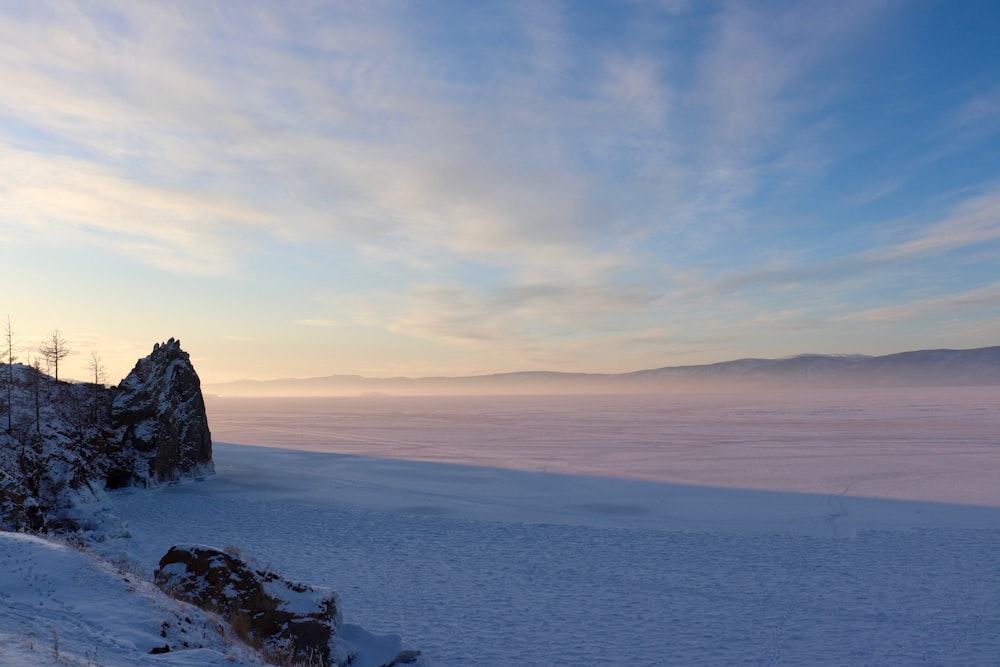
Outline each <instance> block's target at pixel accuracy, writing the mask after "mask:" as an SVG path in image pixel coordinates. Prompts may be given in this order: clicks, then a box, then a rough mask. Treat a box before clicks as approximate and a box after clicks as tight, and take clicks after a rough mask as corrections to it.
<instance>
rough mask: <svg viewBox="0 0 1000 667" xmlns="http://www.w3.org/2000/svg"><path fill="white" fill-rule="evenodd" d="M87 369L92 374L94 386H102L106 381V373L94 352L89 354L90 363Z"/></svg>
mask: <svg viewBox="0 0 1000 667" xmlns="http://www.w3.org/2000/svg"><path fill="white" fill-rule="evenodd" d="M87 368H88V369H89V370H90V372H91V373H93V374H94V384H97V385H103V384H104V383H105V382H106V381H107V379H108V373H107V371H105V370H104V364H102V363H101V358H100V357H99V356H98V355H97V353H96V352H91V353H90V363H88V364H87Z"/></svg>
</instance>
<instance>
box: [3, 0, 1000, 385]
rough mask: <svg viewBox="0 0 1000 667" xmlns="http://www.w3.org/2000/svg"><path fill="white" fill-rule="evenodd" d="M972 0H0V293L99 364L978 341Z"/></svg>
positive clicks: (996, 209) (645, 360) (29, 325)
mask: <svg viewBox="0 0 1000 667" xmlns="http://www.w3.org/2000/svg"><path fill="white" fill-rule="evenodd" d="M998 33H1000V3H997V2H995V1H985V2H977V1H975V0H964V1H962V2H951V1H945V2H933V1H931V0H916V1H902V0H900V1H898V2H892V1H881V0H858V1H853V0H844V1H842V2H836V3H833V2H769V1H767V0H761V1H753V2H750V1H747V2H710V1H707V0H706V1H701V0H698V1H695V0H691V1H690V2H686V1H684V0H658V1H649V2H643V1H641V0H634V1H627V0H621V1H620V2H600V1H598V0H593V1H588V2H558V1H556V0H551V1H539V2H517V1H503V2H490V1H488V0H483V1H477V2H466V1H464V0H455V1H448V0H427V1H421V2H403V1H387V2H381V1H379V0H373V1H371V2H308V1H290V2H273V1H267V2H264V1H255V0H247V1H243V2H211V1H197V2H194V1H192V2H168V1H163V2H134V1H132V0H120V1H110V0H109V1H94V2H79V3H75V2H69V1H66V2H48V1H45V0H39V1H37V2H29V3H26V2H17V1H15V0H0V82H2V85H0V290H2V291H0V316H6V315H9V317H10V320H11V322H12V323H13V332H14V336H15V339H16V340H17V341H19V342H20V346H19V357H20V360H21V361H27V360H29V359H30V357H31V356H32V355H34V354H37V349H38V344H39V343H40V342H41V340H42V339H43V338H44V337H46V335H47V334H49V333H50V332H51V331H52V330H55V329H58V330H59V331H61V332H62V334H63V335H64V337H65V338H66V340H67V341H68V342H69V345H70V347H71V348H72V350H73V353H72V354H71V356H70V357H68V358H67V359H65V360H64V361H63V363H62V364H61V366H60V376H61V377H78V378H84V377H86V376H87V373H88V371H87V365H88V363H89V361H90V359H91V354H96V355H98V356H99V357H100V358H101V360H102V363H103V365H104V366H105V368H106V370H107V374H108V377H109V380H110V381H112V382H114V381H117V379H118V378H120V377H122V376H124V375H125V374H126V373H127V372H128V371H129V370H130V369H131V367H132V365H133V364H134V363H135V360H136V359H137V358H138V357H140V356H143V355H145V354H148V352H149V351H150V349H151V348H152V345H153V343H155V342H158V341H164V340H166V339H168V338H170V337H175V338H178V339H180V341H181V344H182V346H183V347H184V349H186V350H187V351H188V352H189V353H190V354H191V357H192V360H193V361H194V362H195V366H196V368H197V369H198V372H199V374H200V376H201V378H202V381H203V382H208V383H212V382H224V381H228V380H235V379H241V378H255V379H269V378H288V377H315V376H322V375H331V374H361V375H366V376H372V377H387V376H400V375H402V376H411V377H413V376H424V375H467V374H482V373H492V372H504V371H518V370H556V371H590V372H624V371H632V370H638V369H644V368H656V367H661V366H672V365H687V364H698V363H711V362H715V361H724V360H729V359H735V358H741V357H782V356H788V355H792V354H798V353H807V352H814V353H862V354H885V353H891V352H897V351H903V350H910V349H926V348H937V347H950V348H970V347H983V346H988V345H995V344H1000V40H998V39H997V38H996V35H997V34H998Z"/></svg>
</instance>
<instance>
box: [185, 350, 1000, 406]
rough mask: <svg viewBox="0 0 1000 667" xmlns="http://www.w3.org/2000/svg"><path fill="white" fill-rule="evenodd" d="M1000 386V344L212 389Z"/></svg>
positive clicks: (408, 391) (268, 392)
mask: <svg viewBox="0 0 1000 667" xmlns="http://www.w3.org/2000/svg"><path fill="white" fill-rule="evenodd" d="M961 385H1000V346H995V347H982V348H978V349H972V350H917V351H913V352H900V353H898V354H889V355H885V356H880V357H872V356H865V355H860V354H848V355H836V354H801V355H798V356H794V357H786V358H782V359H738V360H735V361H724V362H721V363H716V364H703V365H698V366H667V367H664V368H655V369H651V370H644V371H635V372H632V373H610V374H609V373H557V372H551V371H528V372H520V373H497V374H493V375H476V376H468V377H422V378H405V377H397V378H366V377H362V376H360V375H328V376H325V377H315V378H305V379H295V378H290V379H282V380H238V381H235V382H225V383H219V384H206V385H205V386H204V389H205V392H206V393H209V394H215V395H219V396H378V395H397V396H409V395H466V394H481V395H504V394H527V395H531V394H595V393H607V392H625V393H648V392H660V391H678V390H686V389H699V390H711V389H740V388H758V387H759V388H767V387H773V388H780V387H799V386H801V387H810V386H815V387H901V386H961Z"/></svg>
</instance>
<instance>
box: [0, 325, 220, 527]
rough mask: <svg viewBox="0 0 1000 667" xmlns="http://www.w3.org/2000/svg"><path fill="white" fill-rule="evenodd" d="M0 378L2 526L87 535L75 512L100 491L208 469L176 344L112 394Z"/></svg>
mask: <svg viewBox="0 0 1000 667" xmlns="http://www.w3.org/2000/svg"><path fill="white" fill-rule="evenodd" d="M0 371H2V372H0V386H2V389H3V391H0V416H2V418H3V424H2V426H0V429H2V430H0V528H3V527H7V528H24V529H29V530H45V531H57V532H58V531H64V530H71V531H73V530H79V529H80V528H81V527H82V528H85V529H86V526H83V525H82V524H81V517H82V518H83V520H84V521H86V516H83V515H84V514H86V513H83V514H81V512H79V511H77V508H79V507H80V506H81V505H84V504H86V503H87V502H88V501H91V500H94V499H97V498H100V497H101V495H102V494H103V492H104V490H105V489H115V488H121V487H125V486H149V485H155V484H157V483H161V482H165V481H172V480H176V479H179V478H182V477H199V476H203V475H206V474H210V473H212V472H214V467H213V464H212V437H211V434H210V432H209V430H208V420H207V418H206V416H205V403H204V400H203V398H202V394H201V383H200V381H199V379H198V374H197V373H196V372H195V370H194V367H193V366H192V365H191V361H190V358H189V357H188V355H187V353H186V352H184V351H183V350H182V349H181V347H180V343H179V342H178V341H176V340H174V339H170V340H169V341H168V342H166V343H164V344H161V345H156V346H155V347H154V348H153V352H152V354H150V355H149V356H148V357H146V358H144V359H141V360H139V362H138V363H137V364H136V366H135V369H134V370H133V371H132V372H131V373H130V374H129V375H128V377H126V378H125V379H124V380H123V381H122V382H121V384H120V385H119V386H118V387H106V386H104V385H103V384H94V383H71V382H65V381H59V380H56V379H54V378H52V377H49V376H48V375H46V374H45V373H42V372H41V371H39V370H38V369H36V368H30V367H28V366H24V365H22V364H14V365H13V366H10V367H8V366H3V367H0ZM4 427H5V428H4Z"/></svg>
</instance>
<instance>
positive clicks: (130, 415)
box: [108, 338, 214, 488]
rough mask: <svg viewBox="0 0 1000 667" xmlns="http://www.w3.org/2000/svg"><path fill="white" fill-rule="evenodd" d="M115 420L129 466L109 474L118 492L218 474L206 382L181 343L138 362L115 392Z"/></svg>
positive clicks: (158, 348) (161, 347)
mask: <svg viewBox="0 0 1000 667" xmlns="http://www.w3.org/2000/svg"><path fill="white" fill-rule="evenodd" d="M111 421H112V425H113V426H114V428H115V429H116V430H117V431H118V432H119V433H121V444H122V449H121V455H120V456H119V457H118V458H119V459H120V460H122V461H125V462H127V465H126V466H125V467H121V466H120V467H117V468H115V469H114V470H113V471H112V472H111V474H109V478H108V486H110V487H112V488H114V487H117V486H125V485H128V484H131V483H135V482H141V483H149V482H168V481H173V480H176V479H178V478H180V477H191V476H200V475H205V474H210V473H212V472H214V466H213V464H212V435H211V433H210V432H209V430H208V417H207V416H206V414H205V400H204V398H203V397H202V394H201V381H200V380H199V379H198V374H197V373H196V372H195V370H194V366H192V365H191V359H190V357H189V356H188V353H187V352H185V351H184V350H182V349H181V344H180V341H177V340H174V339H173V338H171V339H170V340H168V341H167V342H166V343H163V344H158V345H155V346H154V347H153V352H152V353H151V354H150V355H149V356H148V357H145V358H143V359H140V360H139V361H138V362H137V363H136V365H135V368H133V369H132V372H131V373H129V374H128V376H127V377H126V378H125V379H124V380H122V381H121V384H119V385H118V387H117V389H116V391H115V395H114V399H113V401H112V403H111ZM129 466H130V467H131V469H129Z"/></svg>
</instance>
